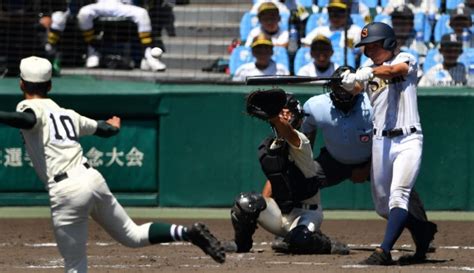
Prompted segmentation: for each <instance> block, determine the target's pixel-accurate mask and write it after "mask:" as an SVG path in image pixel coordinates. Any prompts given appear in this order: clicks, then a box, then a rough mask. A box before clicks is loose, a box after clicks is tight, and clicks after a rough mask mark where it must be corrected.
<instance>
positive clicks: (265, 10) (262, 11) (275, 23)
mask: <svg viewBox="0 0 474 273" xmlns="http://www.w3.org/2000/svg"><path fill="white" fill-rule="evenodd" d="M257 16H258V21H259V22H260V26H257V27H255V28H254V29H252V30H251V31H250V33H249V35H248V37H247V39H246V42H245V46H250V45H251V44H252V41H253V39H254V38H255V37H257V36H258V35H259V34H260V33H265V34H266V35H268V36H269V37H271V39H272V42H273V45H274V46H282V47H287V46H288V37H289V36H288V31H287V30H282V29H281V28H280V27H279V22H280V19H281V18H280V12H279V11H278V7H277V6H276V5H275V4H274V3H272V2H265V3H262V4H261V5H260V6H259V8H258V15H257Z"/></svg>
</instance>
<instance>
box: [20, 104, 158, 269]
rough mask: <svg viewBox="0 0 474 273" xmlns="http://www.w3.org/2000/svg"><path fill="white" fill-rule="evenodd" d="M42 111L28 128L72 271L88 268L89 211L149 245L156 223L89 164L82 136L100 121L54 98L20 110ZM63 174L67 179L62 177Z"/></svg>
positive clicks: (114, 232)
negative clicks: (140, 220) (123, 201)
mask: <svg viewBox="0 0 474 273" xmlns="http://www.w3.org/2000/svg"><path fill="white" fill-rule="evenodd" d="M26 109H31V110H33V112H34V113H35V115H36V124H35V125H34V127H33V128H32V129H22V130H21V133H22V135H23V138H24V141H25V145H26V149H27V151H28V154H29V156H30V158H31V161H32V163H33V166H34V168H35V171H36V173H37V174H38V176H39V178H40V179H41V181H43V182H44V183H45V185H46V188H47V189H48V192H49V197H50V205H51V215H52V221H53V226H54V235H55V237H56V242H57V244H58V248H59V252H60V253H61V255H62V256H63V258H64V261H65V271H66V272H87V255H86V242H87V233H88V232H87V230H88V228H87V225H88V224H87V223H88V217H89V215H90V216H91V217H92V218H93V219H94V220H95V221H96V222H97V223H99V224H100V225H101V226H102V227H103V228H104V229H105V230H106V231H107V232H108V233H109V234H110V236H112V237H113V238H114V239H115V240H117V241H118V242H120V243H122V244H123V245H125V246H128V247H139V246H145V245H149V244H150V242H149V240H148V230H149V227H150V225H151V223H147V224H143V225H141V226H137V225H136V224H135V223H134V222H133V221H132V220H131V219H130V217H129V216H128V215H127V214H126V212H125V211H124V209H123V208H122V206H121V205H120V204H119V203H118V202H117V200H116V199H115V197H114V196H113V195H112V193H111V192H110V190H109V188H108V186H107V184H106V182H105V180H104V178H103V177H102V175H101V174H100V173H99V172H98V171H97V170H95V169H94V168H92V167H90V166H89V165H87V164H85V163H86V162H87V160H86V158H85V157H84V156H83V151H82V147H81V145H80V144H79V142H78V138H79V137H81V136H85V135H92V134H93V133H94V132H95V131H96V129H97V122H96V121H95V120H92V119H89V118H86V117H83V116H81V115H79V114H78V113H76V112H74V111H73V110H68V109H64V108H61V107H59V106H58V105H57V104H56V103H55V102H54V101H52V100H51V99H47V98H44V99H29V100H23V101H21V102H20V103H19V104H18V105H17V111H18V112H23V111H25V110H26ZM58 175H59V177H61V176H62V178H63V180H61V181H59V182H56V181H55V177H56V180H59V179H58Z"/></svg>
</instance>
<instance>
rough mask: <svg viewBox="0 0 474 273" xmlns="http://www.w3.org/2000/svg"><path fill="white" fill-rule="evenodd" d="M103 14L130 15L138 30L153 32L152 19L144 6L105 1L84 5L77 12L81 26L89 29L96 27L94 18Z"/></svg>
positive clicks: (82, 28)
mask: <svg viewBox="0 0 474 273" xmlns="http://www.w3.org/2000/svg"><path fill="white" fill-rule="evenodd" d="M101 16H107V17H129V18H131V19H132V21H133V22H134V23H135V24H137V26H138V32H151V21H150V16H149V15H148V11H147V10H146V9H144V8H141V7H138V6H134V5H125V4H122V3H119V2H115V1H105V2H99V3H96V4H90V5H86V6H84V7H82V8H81V9H80V10H79V13H78V14H77V19H78V21H79V28H80V29H81V30H89V29H92V28H93V27H94V19H95V18H97V17H101Z"/></svg>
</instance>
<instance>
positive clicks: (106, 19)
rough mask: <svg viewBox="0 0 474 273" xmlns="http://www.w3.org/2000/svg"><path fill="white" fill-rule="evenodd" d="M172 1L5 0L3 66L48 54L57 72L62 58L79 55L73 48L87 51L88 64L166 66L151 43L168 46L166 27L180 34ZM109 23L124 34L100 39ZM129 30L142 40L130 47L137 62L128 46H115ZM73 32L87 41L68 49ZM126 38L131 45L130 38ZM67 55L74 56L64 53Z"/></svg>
mask: <svg viewBox="0 0 474 273" xmlns="http://www.w3.org/2000/svg"><path fill="white" fill-rule="evenodd" d="M173 2H175V0H153V1H147V0H73V1H69V0H29V1H25V0H5V1H0V31H1V32H2V33H3V34H4V36H5V39H2V41H0V53H1V54H0V58H1V60H0V68H1V66H2V65H5V66H6V67H7V72H8V74H9V75H12V76H14V75H17V74H18V69H17V67H18V62H19V60H20V59H21V58H23V57H26V56H29V55H38V56H43V57H46V58H48V59H49V60H50V61H51V63H52V64H53V73H54V74H55V75H58V74H59V72H60V68H61V61H62V60H64V61H70V60H71V59H76V58H75V57H76V56H71V51H74V52H75V53H76V54H79V55H82V54H84V55H85V56H86V58H85V59H84V60H83V65H84V66H85V67H87V68H96V67H99V66H102V67H109V68H119V66H126V68H129V69H131V68H134V67H135V66H138V67H139V68H140V69H142V70H151V71H162V70H165V69H166V65H165V64H164V63H162V62H161V61H160V59H159V57H158V55H157V54H152V48H153V47H159V48H163V47H164V46H163V44H162V43H161V42H160V41H159V39H156V38H157V37H158V38H159V37H160V34H161V29H162V28H164V29H166V30H167V32H168V35H169V36H173V35H175V34H174V28H173V20H174V17H173V13H172V10H171V9H172V6H173ZM109 23H110V24H109ZM96 24H100V25H101V28H102V29H101V30H102V31H100V30H99V31H98V30H97V28H96ZM108 24H109V25H110V26H111V27H110V29H112V31H110V33H112V32H117V33H118V32H121V33H119V34H118V35H117V36H122V37H118V38H117V39H113V40H114V41H113V42H109V44H107V45H104V44H101V41H105V40H106V39H102V38H104V37H101V35H102V34H103V29H104V28H106V27H107V25H108ZM152 26H153V27H152ZM127 32H130V33H133V34H134V36H136V39H135V40H137V41H138V42H137V44H138V45H139V46H137V49H136V48H134V49H130V48H128V50H129V51H136V52H138V53H137V55H138V58H136V59H137V60H138V64H137V65H135V64H134V62H133V60H131V59H126V57H125V56H124V55H123V54H122V53H123V51H125V50H124V48H120V49H118V50H116V49H115V48H114V47H118V44H119V41H118V40H119V39H123V38H124V37H127V38H128V37H130V35H129V34H130V33H127ZM72 33H74V34H76V33H79V34H78V35H76V36H79V39H78V40H82V42H79V43H78V44H74V48H66V46H67V43H62V40H63V39H64V36H66V37H68V36H69V37H70V36H71V35H70V34H72ZM127 38H125V39H127ZM74 41H75V40H74ZM126 43H127V45H128V46H129V45H130V44H131V41H130V40H127V41H126ZM123 44H125V43H123ZM102 50H103V51H107V52H102ZM116 51H117V52H119V53H118V54H117V53H116ZM120 51H121V52H120ZM154 52H155V53H157V52H159V51H157V50H155V51H154ZM106 53H107V54H106ZM66 54H69V55H68V56H67V57H66V58H64V55H66ZM128 55H132V54H128ZM81 61H82V60H81ZM4 63H6V64H4Z"/></svg>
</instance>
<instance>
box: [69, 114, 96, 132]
mask: <svg viewBox="0 0 474 273" xmlns="http://www.w3.org/2000/svg"><path fill="white" fill-rule="evenodd" d="M70 111H71V112H72V115H74V116H76V118H77V121H78V127H79V128H78V129H79V136H80V137H81V136H89V135H93V134H94V133H95V131H96V130H97V121H96V120H94V119H90V118H88V117H84V116H81V115H79V114H78V113H77V112H75V111H72V110H70Z"/></svg>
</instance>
